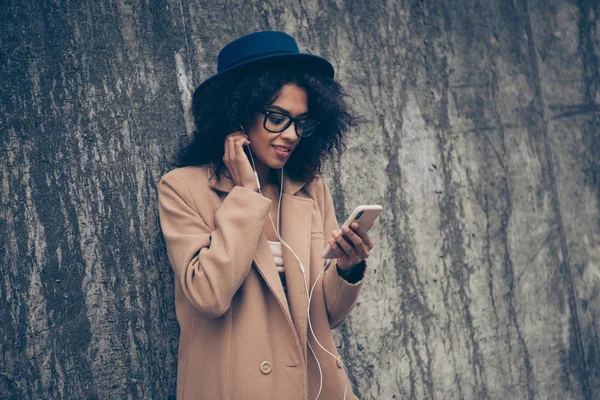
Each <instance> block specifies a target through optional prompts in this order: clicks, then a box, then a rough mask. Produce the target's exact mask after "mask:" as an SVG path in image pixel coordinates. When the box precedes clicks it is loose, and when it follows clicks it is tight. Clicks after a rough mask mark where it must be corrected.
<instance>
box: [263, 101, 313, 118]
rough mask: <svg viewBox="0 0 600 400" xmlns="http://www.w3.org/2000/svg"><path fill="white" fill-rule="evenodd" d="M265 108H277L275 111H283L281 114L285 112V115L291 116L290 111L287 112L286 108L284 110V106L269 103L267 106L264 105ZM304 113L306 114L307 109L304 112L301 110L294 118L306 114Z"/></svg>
mask: <svg viewBox="0 0 600 400" xmlns="http://www.w3.org/2000/svg"><path fill="white" fill-rule="evenodd" d="M266 108H274V109H275V110H277V111H280V112H281V113H283V114H285V115H288V116H290V117H291V116H292V113H290V112H289V111H288V110H286V109H285V108H281V107H279V106H276V105H273V104H269V105H268V106H266ZM306 115H308V111H306V112H303V113H302V114H299V115H298V116H297V117H296V118H299V117H304V116H306Z"/></svg>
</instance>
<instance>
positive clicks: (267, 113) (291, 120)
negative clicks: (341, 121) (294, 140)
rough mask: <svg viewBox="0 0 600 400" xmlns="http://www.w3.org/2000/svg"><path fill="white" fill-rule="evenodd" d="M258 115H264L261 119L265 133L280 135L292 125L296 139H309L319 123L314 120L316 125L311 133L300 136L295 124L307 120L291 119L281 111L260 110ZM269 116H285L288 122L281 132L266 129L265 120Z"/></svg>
mask: <svg viewBox="0 0 600 400" xmlns="http://www.w3.org/2000/svg"><path fill="white" fill-rule="evenodd" d="M260 113H261V114H264V115H265V118H264V119H263V128H265V129H266V130H267V131H269V132H271V133H281V132H283V131H285V130H286V129H287V128H289V127H290V125H291V124H294V132H296V135H297V136H298V137H300V138H305V137H309V136H310V135H312V134H313V133H315V131H316V130H317V127H318V126H319V121H316V120H314V121H315V124H316V125H315V127H314V128H313V129H312V131H311V132H310V133H309V134H308V135H305V134H302V135H301V134H299V133H298V125H296V122H301V121H305V120H307V119H308V118H294V117H292V116H290V115H287V114H284V113H282V112H281V111H270V110H261V111H260ZM269 114H279V115H283V116H285V117H287V118H289V120H288V122H287V123H286V124H285V125H284V127H283V128H281V130H278V131H273V130H271V129H269V128H267V119H268V118H269Z"/></svg>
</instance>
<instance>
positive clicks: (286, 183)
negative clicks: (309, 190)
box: [206, 167, 305, 196]
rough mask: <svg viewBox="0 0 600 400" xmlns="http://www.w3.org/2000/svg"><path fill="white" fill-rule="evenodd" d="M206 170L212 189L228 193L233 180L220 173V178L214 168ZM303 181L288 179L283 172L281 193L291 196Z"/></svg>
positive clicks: (232, 185) (302, 184)
mask: <svg viewBox="0 0 600 400" xmlns="http://www.w3.org/2000/svg"><path fill="white" fill-rule="evenodd" d="M206 170H207V171H208V182H209V183H210V186H211V188H212V189H214V190H218V191H220V192H224V193H229V192H231V190H232V189H233V187H234V184H233V181H232V180H231V179H229V178H228V177H227V176H225V174H223V173H221V175H220V178H218V177H217V175H216V174H215V173H214V168H212V167H211V168H207V169H206ZM304 185H305V183H304V182H298V181H293V180H291V179H290V177H289V176H288V174H286V173H285V170H284V173H283V193H284V194H289V195H291V196H293V195H295V194H296V193H297V192H298V191H299V190H300V189H302V187H304Z"/></svg>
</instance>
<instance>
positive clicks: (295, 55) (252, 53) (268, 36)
mask: <svg viewBox="0 0 600 400" xmlns="http://www.w3.org/2000/svg"><path fill="white" fill-rule="evenodd" d="M259 62H264V63H271V62H278V63H279V62H280V63H282V65H286V64H287V65H291V66H294V67H295V68H302V69H306V71H307V72H310V73H312V74H314V75H317V76H326V77H330V78H333V76H334V70H333V66H332V65H331V63H330V62H329V61H327V60H326V59H324V58H322V57H319V56H315V55H313V54H306V53H300V50H299V49H298V44H297V43H296V41H295V40H294V38H293V37H291V36H290V35H288V34H287V33H284V32H275V31H264V32H255V33H251V34H249V35H246V36H242V37H241V38H238V39H236V40H234V41H233V42H231V43H229V44H227V45H226V46H225V47H223V49H222V50H221V51H220V52H219V57H218V66H217V73H216V74H215V75H213V76H211V77H210V78H208V79H207V80H205V81H204V82H202V83H201V84H200V85H199V86H198V88H197V89H196V90H198V89H200V87H202V86H204V85H205V84H206V83H208V82H210V81H212V80H214V79H215V78H217V77H220V76H223V75H225V74H227V73H228V72H230V71H233V70H238V69H240V68H242V67H247V66H250V65H253V64H258V63H259Z"/></svg>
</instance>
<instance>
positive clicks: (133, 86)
mask: <svg viewBox="0 0 600 400" xmlns="http://www.w3.org/2000/svg"><path fill="white" fill-rule="evenodd" d="M599 19H600V4H599V3H598V2H597V1H595V0H577V1H576V0H572V1H567V0H537V1H532V0H513V1H504V0H489V1H477V0H463V1H454V2H452V1H441V0H438V1H435V0H425V1H413V2H410V1H395V2H390V1H388V2H385V1H381V2H374V1H372V2H366V1H345V2H344V1H335V2H334V1H331V2H324V1H306V0H304V1H297V2H296V1H281V2H246V3H245V5H243V6H232V5H230V2H225V1H190V0H180V1H172V0H163V1H147V2H130V1H125V0H113V1H110V0H108V1H102V2H97V1H91V0H82V1H77V2H73V1H60V0H56V1H25V0H24V1H21V2H9V3H8V4H6V3H4V4H3V5H2V7H1V8H0V26H2V27H3V28H2V30H0V43H1V45H0V61H1V64H0V65H1V66H2V68H0V81H1V82H2V83H3V90H2V91H0V99H1V101H0V156H1V157H0V160H1V161H0V188H1V189H0V191H1V193H2V196H0V272H1V273H2V276H3V280H2V284H1V285H0V295H1V296H0V319H1V321H2V323H1V324H0V350H1V351H0V397H2V398H10V397H14V398H58V397H66V398H128V397H129V398H167V397H172V396H174V393H175V376H176V375H175V374H176V357H177V335H178V327H177V322H176V320H175V315H174V307H173V277H172V273H171V270H170V267H169V265H168V260H167V257H166V251H165V247H164V242H163V240H162V238H161V236H160V233H159V225H158V214H157V210H156V183H157V181H158V179H159V178H160V176H161V175H162V174H163V173H165V172H166V171H168V170H169V169H170V168H172V166H171V164H170V160H171V157H172V155H173V153H174V151H175V149H176V148H177V146H178V142H179V140H180V137H181V136H182V135H183V134H185V132H186V131H188V132H189V131H190V130H191V119H190V116H189V113H188V112H187V106H188V104H189V100H190V96H191V92H192V91H193V88H194V86H195V85H197V84H198V83H199V82H200V81H201V80H203V79H205V78H206V77H208V76H210V75H211V74H212V73H213V72H214V70H215V55H216V52H217V51H218V50H219V49H220V47H222V46H223V45H224V44H225V43H226V42H228V41H229V40H231V39H233V38H235V37H237V36H239V35H242V34H245V33H248V32H251V31H255V30H261V29H277V30H286V31H288V32H289V33H291V34H292V35H294V36H295V37H296V38H297V39H298V41H299V43H300V46H301V48H302V49H303V50H307V51H310V52H313V53H317V54H321V55H323V56H325V57H327V58H329V59H331V61H332V62H333V64H334V66H335V67H336V69H337V77H338V79H339V80H340V81H341V82H342V83H343V84H344V85H345V86H346V87H347V89H348V90H349V92H350V93H351V94H352V96H353V97H354V99H355V106H356V108H357V109H358V110H359V112H360V113H361V114H362V115H363V116H364V117H365V119H366V122H365V124H364V125H363V126H362V128H361V129H360V131H357V132H354V133H353V135H352V136H351V139H350V140H349V142H348V150H347V151H346V153H344V154H343V155H342V156H341V157H340V158H339V159H337V160H332V162H331V163H330V164H329V165H328V169H327V178H328V181H329V182H330V186H331V188H332V191H333V193H334V197H335V202H336V206H337V212H338V219H340V220H342V219H344V217H345V215H346V214H347V213H348V212H350V211H351V209H352V208H354V206H355V205H358V204H360V203H380V204H383V205H384V207H385V212H384V214H383V215H382V218H381V220H380V223H379V225H377V226H376V228H374V230H373V233H372V236H373V238H374V239H375V241H376V243H377V248H376V250H375V251H374V252H373V254H372V257H371V262H372V266H373V267H372V270H371V275H370V277H369V281H368V284H367V285H366V287H365V289H364V291H363V293H362V298H361V300H360V303H359V304H358V306H357V308H356V310H355V311H354V312H353V314H352V315H351V317H350V318H349V319H348V321H347V322H346V323H345V324H344V325H343V326H342V327H341V328H339V329H338V334H337V338H338V343H339V345H340V351H341V352H342V354H343V355H344V358H345V360H346V363H347V364H348V367H349V369H350V372H351V379H352V381H353V382H354V384H355V387H356V391H357V392H358V393H359V394H360V395H361V397H362V398H364V399H391V398H415V399H420V398H465V399H472V398H481V399H485V398H495V399H503V398H507V399H513V398H514V399H525V398H527V399H532V398H542V399H546V398H554V399H566V398H569V399H594V398H598V397H599V396H600V332H599V331H600V330H599V323H600V301H599V300H600V234H599V233H600V211H599V201H600V156H599V153H600V134H599V130H600V104H599V103H600V63H599V59H600V23H599V22H598V21H599Z"/></svg>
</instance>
